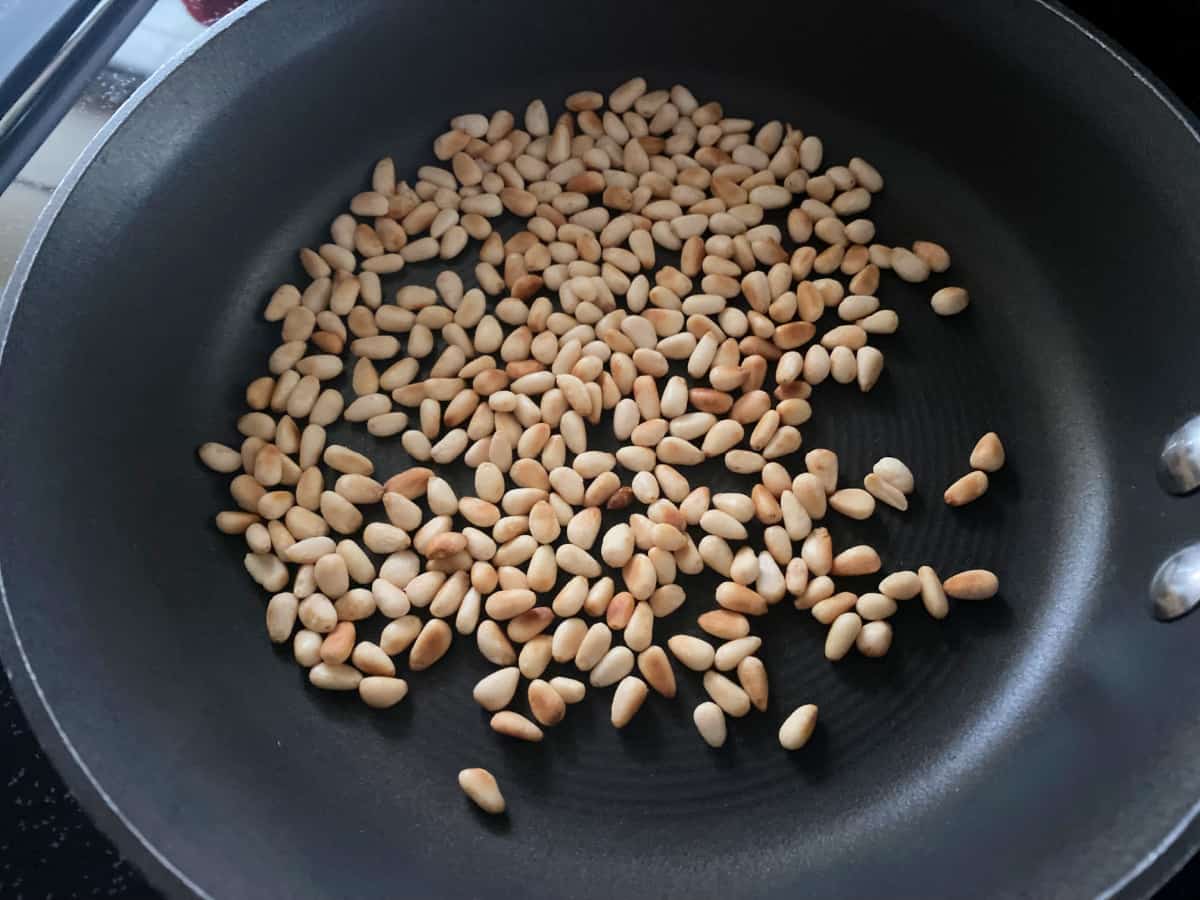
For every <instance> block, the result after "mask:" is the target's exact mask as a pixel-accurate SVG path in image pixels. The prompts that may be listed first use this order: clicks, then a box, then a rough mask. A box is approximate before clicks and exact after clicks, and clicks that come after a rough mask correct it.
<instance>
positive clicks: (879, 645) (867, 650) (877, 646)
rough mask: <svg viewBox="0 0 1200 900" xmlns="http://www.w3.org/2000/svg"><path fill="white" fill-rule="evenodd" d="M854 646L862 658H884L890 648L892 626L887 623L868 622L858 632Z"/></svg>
mask: <svg viewBox="0 0 1200 900" xmlns="http://www.w3.org/2000/svg"><path fill="white" fill-rule="evenodd" d="M854 645H855V646H856V647H857V648H858V652H859V653H861V654H862V655H863V656H867V657H872V658H877V657H880V656H884V655H886V654H887V652H888V650H889V649H891V646H892V626H891V625H890V624H889V623H887V622H868V623H867V624H865V625H864V626H863V627H862V630H861V631H859V633H858V637H857V638H855V640H854Z"/></svg>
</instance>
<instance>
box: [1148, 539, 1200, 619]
mask: <svg viewBox="0 0 1200 900" xmlns="http://www.w3.org/2000/svg"><path fill="white" fill-rule="evenodd" d="M1150 599H1151V600H1152V601H1153V602H1154V615H1155V617H1156V618H1158V619H1161V620H1162V621H1164V622H1169V621H1171V620H1172V619H1178V618H1179V617H1180V616H1182V615H1184V614H1185V613H1189V612H1191V611H1192V610H1193V609H1195V608H1196V604H1197V603H1200V544H1192V545H1191V546H1190V547H1184V548H1183V549H1182V550H1180V551H1179V552H1178V553H1176V554H1174V555H1173V556H1171V557H1170V558H1169V559H1168V560H1167V561H1166V562H1164V563H1163V564H1162V565H1161V566H1159V567H1158V571H1157V572H1155V573H1154V579H1153V580H1152V581H1151V582H1150Z"/></svg>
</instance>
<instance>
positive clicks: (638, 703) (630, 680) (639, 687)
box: [611, 675, 647, 728]
mask: <svg viewBox="0 0 1200 900" xmlns="http://www.w3.org/2000/svg"><path fill="white" fill-rule="evenodd" d="M646 693H647V689H646V682H644V681H642V679H640V678H638V677H637V676H636V675H626V676H625V677H624V678H622V679H621V682H620V684H618V685H617V689H616V691H615V692H614V693H613V700H612V713H611V720H612V724H613V727H614V728H624V727H625V726H626V725H628V724H629V722H630V721H631V720H632V719H633V717H634V716H635V715H637V711H638V710H639V709H641V708H642V704H643V703H644V702H645V700H646Z"/></svg>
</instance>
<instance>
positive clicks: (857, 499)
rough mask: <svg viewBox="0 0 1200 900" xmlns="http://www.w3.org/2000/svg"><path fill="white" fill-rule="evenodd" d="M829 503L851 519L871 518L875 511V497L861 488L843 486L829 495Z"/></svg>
mask: <svg viewBox="0 0 1200 900" xmlns="http://www.w3.org/2000/svg"><path fill="white" fill-rule="evenodd" d="M829 505H830V506H831V507H833V508H834V509H835V510H837V511H838V512H840V513H841V514H842V515H844V516H846V517H848V518H851V519H869V518H870V517H871V515H872V514H873V513H874V512H875V498H874V497H872V496H871V495H870V494H869V493H867V492H866V491H864V490H861V489H860V488H843V489H842V490H840V491H835V492H834V493H833V494H831V495H830V497H829Z"/></svg>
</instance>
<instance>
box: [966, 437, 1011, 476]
mask: <svg viewBox="0 0 1200 900" xmlns="http://www.w3.org/2000/svg"><path fill="white" fill-rule="evenodd" d="M1003 467H1004V445H1003V444H1002V443H1000V436H999V435H998V434H996V432H994V431H989V432H988V433H987V434H985V435H984V436H983V437H981V438H980V439H979V441H978V442H977V443H976V444H975V449H974V450H972V451H971V468H973V469H981V470H982V471H984V472H998V471H1000V469H1002V468H1003Z"/></svg>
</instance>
